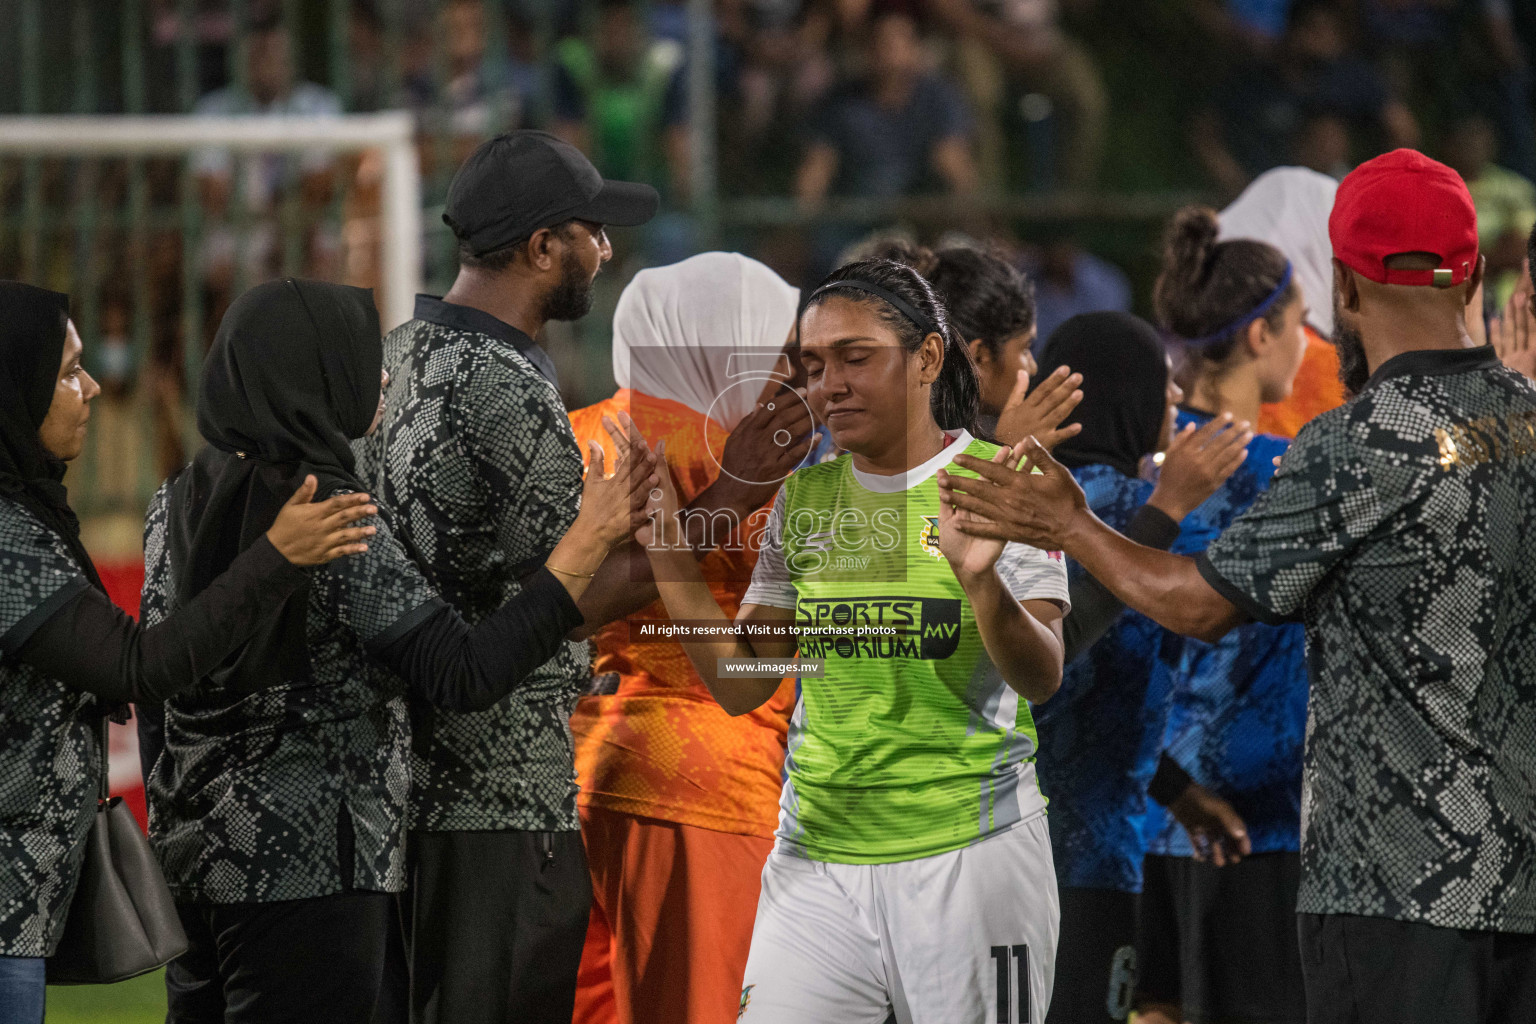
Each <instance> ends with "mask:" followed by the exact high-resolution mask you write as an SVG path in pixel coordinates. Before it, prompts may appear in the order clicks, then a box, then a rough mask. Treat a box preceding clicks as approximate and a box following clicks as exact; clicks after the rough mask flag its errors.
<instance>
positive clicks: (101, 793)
mask: <svg viewBox="0 0 1536 1024" xmlns="http://www.w3.org/2000/svg"><path fill="white" fill-rule="evenodd" d="M108 721H109V719H108V717H107V716H106V715H102V716H101V725H100V726H98V729H99V730H100V738H101V784H100V787H99V789H98V790H97V793H96V799H97V800H99V801H101V802H102V803H106V802H107V801H108V800H110V799H112V778H111V774H112V772H111V769H112V766H111V758H110V757H109V756H108V754H107V752H108V751H109V750H110V749H111V745H110V742H111V741H110V738H109V736H108V733H107V722H108Z"/></svg>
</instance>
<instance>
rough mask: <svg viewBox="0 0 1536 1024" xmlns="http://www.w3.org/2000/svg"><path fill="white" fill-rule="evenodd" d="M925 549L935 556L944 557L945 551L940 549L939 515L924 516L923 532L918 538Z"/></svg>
mask: <svg viewBox="0 0 1536 1024" xmlns="http://www.w3.org/2000/svg"><path fill="white" fill-rule="evenodd" d="M918 540H919V541H920V543H921V544H922V548H923V550H924V551H926V552H928V554H930V555H932V556H933V557H934V558H943V557H944V552H943V551H940V550H939V517H938V516H923V533H922V536H921V537H919V538H918Z"/></svg>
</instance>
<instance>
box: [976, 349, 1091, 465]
mask: <svg viewBox="0 0 1536 1024" xmlns="http://www.w3.org/2000/svg"><path fill="white" fill-rule="evenodd" d="M1082 382H1083V375H1082V374H1080V373H1073V372H1072V370H1071V368H1070V367H1067V366H1058V367H1056V369H1055V370H1053V371H1052V372H1051V375H1050V376H1049V377H1046V378H1045V379H1044V380H1042V381H1041V382H1040V383H1039V384H1038V385H1036V387H1035V389H1034V390H1033V391H1030V390H1029V374H1028V373H1025V372H1024V371H1023V370H1020V371H1019V376H1018V381H1017V382H1016V383H1015V384H1014V387H1013V393H1012V394H1010V395H1009V396H1008V401H1007V403H1006V404H1004V406H1003V411H1002V412H1001V413H999V414H998V417H997V439H998V440H999V441H1001V442H1003V443H1004V444H1009V445H1014V444H1018V443H1019V442H1020V441H1022V440H1024V438H1026V437H1029V436H1031V435H1033V436H1034V437H1036V438H1038V439H1039V441H1040V443H1041V444H1042V445H1044V446H1045V449H1046V450H1047V451H1050V450H1051V449H1053V448H1055V447H1056V446H1057V445H1058V444H1060V443H1061V442H1062V441H1065V440H1066V439H1067V438H1069V437H1076V436H1077V435H1078V434H1079V433H1081V432H1082V429H1083V425H1082V424H1081V423H1073V424H1070V425H1069V426H1065V427H1063V426H1062V425H1061V421H1062V420H1064V419H1066V418H1067V417H1068V416H1070V415H1072V410H1074V409H1076V408H1077V406H1078V403H1079V402H1081V401H1082V400H1083V393H1082V392H1081V391H1080V390H1078V385H1079V384H1081V383H1082Z"/></svg>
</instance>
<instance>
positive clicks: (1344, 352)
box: [1333, 292, 1371, 398]
mask: <svg viewBox="0 0 1536 1024" xmlns="http://www.w3.org/2000/svg"><path fill="white" fill-rule="evenodd" d="M1333 347H1334V350H1335V351H1336V352H1338V354H1339V380H1340V382H1342V383H1343V385H1344V394H1345V395H1346V396H1347V397H1349V398H1353V397H1354V396H1355V395H1358V394H1359V393H1360V390H1361V389H1362V388H1364V387H1365V382H1366V381H1368V380H1370V379H1371V368H1370V365H1369V364H1368V363H1367V362H1366V358H1365V339H1363V338H1361V337H1360V332H1359V331H1358V330H1356V329H1355V328H1353V327H1348V326H1345V323H1344V308H1343V304H1342V303H1340V302H1339V296H1338V293H1337V292H1335V293H1334V296H1333Z"/></svg>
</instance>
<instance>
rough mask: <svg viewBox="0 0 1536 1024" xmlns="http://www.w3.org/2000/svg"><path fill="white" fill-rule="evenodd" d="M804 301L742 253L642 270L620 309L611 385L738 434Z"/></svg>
mask: <svg viewBox="0 0 1536 1024" xmlns="http://www.w3.org/2000/svg"><path fill="white" fill-rule="evenodd" d="M799 302H800V291H799V289H797V288H793V287H791V286H790V285H789V284H787V283H786V282H785V281H784V279H783V278H781V277H780V276H779V275H778V274H775V273H774V272H773V271H772V270H769V269H768V268H767V267H765V266H764V265H763V264H761V263H759V262H757V260H754V259H749V258H747V257H746V256H742V255H740V254H738V253H734V252H706V253H701V254H700V255H698V256H691V257H689V258H688V259H686V260H683V261H682V262H681V263H674V264H672V265H671V266H667V267H654V268H652V269H649V270H642V271H640V272H639V273H638V274H636V275H635V277H634V279H633V280H632V281H630V282H629V284H628V285H627V286H626V287H625V288H624V293H623V294H622V295H620V296H619V305H618V308H617V309H615V310H614V314H613V379H614V381H615V382H616V383H617V384H618V386H619V387H621V388H633V389H634V390H636V391H639V392H641V393H643V394H647V395H650V396H652V397H653V398H666V399H671V400H672V401H674V402H681V403H682V404H683V405H686V406H688V408H690V409H693V410H696V411H697V412H700V413H703V414H705V415H709V416H713V417H714V419H715V420H716V421H717V422H719V424H720V425H721V426H722V427H724V428H725V429H726V430H734V429H735V428H736V424H738V423H740V422H741V420H742V418H743V417H745V416H746V415H747V413H749V412H751V411H752V408H753V406H754V404H755V403H756V401H757V397H758V395H759V394H760V393H761V392H762V390H763V388H764V387H765V386H766V384H767V381H768V379H769V376H770V374H775V371H776V370H777V369H778V368H779V366H780V361H779V356H780V354H781V353H782V351H783V349H784V341H785V339H786V338H788V337H789V329H790V328H791V327H792V326H794V322H795V312H796V310H797V308H798V307H799ZM785 365H787V364H785ZM780 379H782V376H780ZM746 382H752V383H746ZM738 385H739V386H738Z"/></svg>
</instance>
